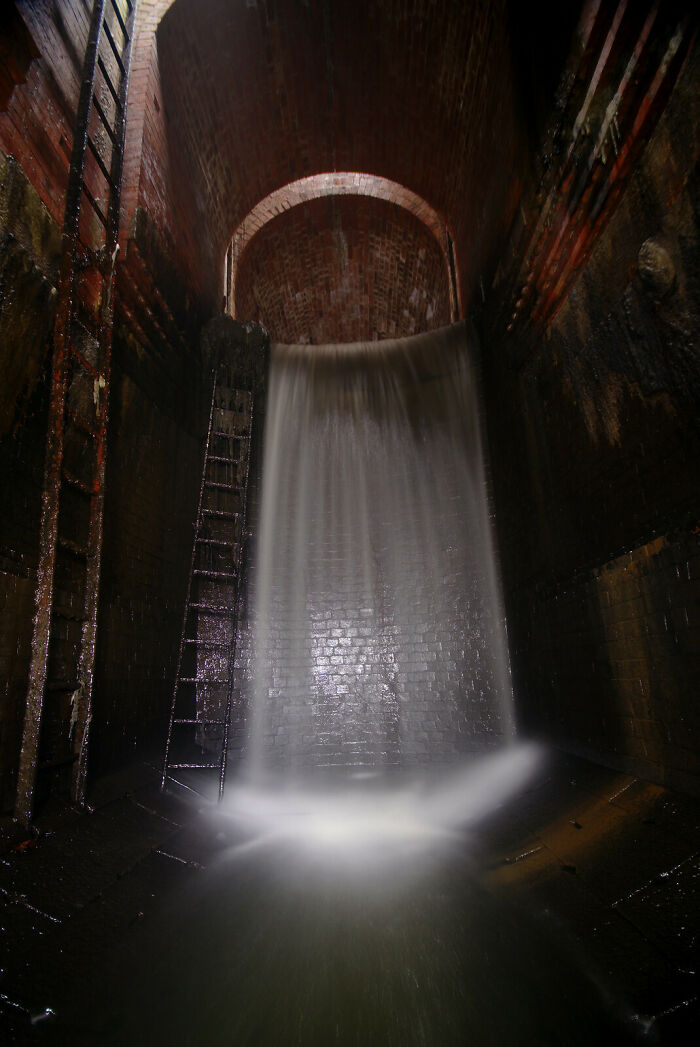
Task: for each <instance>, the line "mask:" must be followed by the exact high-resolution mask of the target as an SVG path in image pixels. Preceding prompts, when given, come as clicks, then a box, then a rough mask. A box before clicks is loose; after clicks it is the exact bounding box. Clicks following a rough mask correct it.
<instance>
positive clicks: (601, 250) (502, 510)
mask: <svg viewBox="0 0 700 1047" xmlns="http://www.w3.org/2000/svg"><path fill="white" fill-rule="evenodd" d="M699 71H700V61H699V55H698V49H697V47H695V49H694V51H693V52H691V54H690V56H689V58H688V60H687V61H686V65H685V68H684V70H683V72H682V74H681V77H680V79H679V81H678V83H677V85H676V87H675V90H674V93H673V94H672V96H671V99H670V101H669V103H668V105H667V108H666V111H665V112H664V115H663V116H662V118H661V121H660V123H659V124H658V126H657V129H656V131H655V133H654V135H653V138H652V139H651V140H650V141H649V143H648V144H647V146H646V149H645V151H644V153H643V155H642V158H641V161H640V163H639V165H638V167H637V170H636V172H635V174H634V176H633V177H632V179H631V181H630V182H629V183H628V185H627V187H626V190H625V194H624V197H623V198H622V201H621V203H620V204H619V206H618V208H617V210H616V211H615V213H614V215H613V216H612V218H611V220H610V222H609V224H608V226H607V228H606V229H605V232H604V233H603V236H602V238H601V240H600V241H599V242H598V244H597V246H596V248H595V250H594V252H593V254H592V256H591V258H590V260H589V262H588V264H587V265H586V267H585V269H583V271H581V272H580V273H579V275H578V278H577V280H576V282H575V284H574V285H573V287H572V289H571V291H570V293H569V295H568V298H567V299H566V301H565V302H564V303H563V305H562V307H561V308H560V310H559V312H558V313H557V314H556V316H555V318H554V320H553V321H552V322H551V323H550V325H549V327H548V328H547V329H546V330H545V331H544V332H543V333H542V335H541V336H540V337H539V338H538V337H535V336H530V337H528V336H527V334H520V335H518V334H512V335H509V334H508V333H507V331H506V327H507V323H508V317H507V316H506V317H501V316H500V314H499V312H498V310H499V307H500V305H501V303H499V301H498V300H497V295H496V294H494V296H493V298H492V301H491V303H490V306H489V308H490V309H491V313H490V314H489V313H488V310H487V316H486V318H485V324H484V329H485V330H488V331H490V335H485V346H484V360H485V374H486V387H487V419H488V421H489V433H490V444H491V452H492V459H493V480H494V488H495V493H496V508H497V519H498V523H499V535H500V543H501V550H502V558H503V569H504V578H505V583H506V594H507V610H508V612H509V632H510V637H511V645H512V651H511V654H512V659H513V669H514V673H515V684H516V699H517V702H518V709H519V712H520V719H521V723H522V725H523V727H525V728H526V729H528V730H531V731H533V732H536V733H538V734H541V735H544V736H546V737H551V738H554V739H555V740H556V742H557V743H558V744H560V745H561V746H562V747H564V748H569V749H572V750H576V751H579V752H582V753H584V754H586V755H590V756H593V757H595V758H598V759H603V760H604V761H605V760H607V761H608V762H609V763H610V764H612V765H613V766H619V767H622V768H625V769H631V770H633V771H635V772H636V773H641V774H644V775H647V776H649V777H651V778H652V779H654V780H657V781H663V782H667V783H668V784H671V785H675V786H678V787H681V788H688V789H693V790H695V791H697V790H698V789H699V788H700V784H699V780H698V774H699V772H700V764H699V763H698V756H697V753H698V748H699V745H700V718H699V717H698V712H697V702H696V697H695V696H696V695H697V690H698V682H699V681H698V670H699V669H700V572H699V570H698V555H699V542H700V535H699V531H700V503H699V502H698V492H699V490H700V488H699V486H698V477H699V475H700V474H699V473H698V461H699V460H700V429H699V426H698V418H699V417H700V411H699V404H700V398H699V394H700V364H699V362H698V355H697V344H698V336H699V323H700V284H699V283H698V269H697V252H698V234H699V227H698V210H697V208H698V198H699V197H698V167H697V164H698V152H699V149H700V139H699V138H698V126H700V124H699V123H698V116H700V113H698V91H697V84H698V76H699ZM489 339H490V340H489Z"/></svg>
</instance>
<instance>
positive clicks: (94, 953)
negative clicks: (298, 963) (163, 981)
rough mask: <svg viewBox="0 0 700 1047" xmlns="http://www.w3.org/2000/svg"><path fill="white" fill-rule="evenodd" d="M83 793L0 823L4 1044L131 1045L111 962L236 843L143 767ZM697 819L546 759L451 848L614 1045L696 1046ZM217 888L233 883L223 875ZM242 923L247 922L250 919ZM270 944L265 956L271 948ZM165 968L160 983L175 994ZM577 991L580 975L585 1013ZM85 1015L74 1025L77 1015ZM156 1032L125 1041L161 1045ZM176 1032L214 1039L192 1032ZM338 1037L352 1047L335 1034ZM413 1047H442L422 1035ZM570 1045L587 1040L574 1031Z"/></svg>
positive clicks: (624, 784) (149, 934)
mask: <svg viewBox="0 0 700 1047" xmlns="http://www.w3.org/2000/svg"><path fill="white" fill-rule="evenodd" d="M90 803H91V808H92V810H91V811H90V812H79V811H76V810H73V809H71V808H70V807H67V806H61V805H58V804H54V805H52V806H50V807H48V808H46V809H45V810H44V811H43V812H42V814H41V817H40V818H39V819H38V821H37V826H36V830H37V831H36V832H35V833H31V834H28V833H25V832H22V831H20V830H19V829H18V828H17V826H15V825H14V824H13V823H11V822H10V821H9V820H8V821H6V822H5V823H4V824H3V826H2V832H1V834H0V925H1V930H0V933H1V935H2V945H3V949H2V956H3V958H2V961H1V964H0V966H1V967H2V973H1V974H0V1033H2V1036H1V1037H0V1039H2V1042H3V1043H15V1044H24V1043H40V1042H42V1041H44V1042H45V1043H71V1044H72V1043H94V1044H99V1043H103V1042H104V1043H107V1042H109V1043H123V1044H125V1045H126V1044H129V1045H130V1047H131V1044H133V1043H135V1042H137V1040H138V1037H136V1038H135V1037H134V1033H133V1031H132V1032H130V1033H128V1032H127V1031H126V1029H127V1026H128V1021H127V1022H126V1024H125V1025H124V1030H125V1031H124V1032H123V1034H120V1033H119V1031H118V1030H119V1028H121V1026H120V1012H127V1011H128V1010H129V1007H130V1002H129V1001H130V990H124V991H122V988H121V987H120V983H121V981H122V980H123V979H124V977H125V975H124V973H123V972H124V971H125V969H127V970H128V968H129V966H130V965H131V962H132V958H133V959H134V962H136V955H137V954H139V955H143V953H144V949H146V952H147V951H148V949H153V950H154V955H156V954H157V952H158V941H159V940H160V936H161V935H162V933H163V926H164V921H165V922H167V924H168V926H170V925H171V924H172V916H171V915H170V916H166V917H164V915H163V914H164V913H167V912H168V905H169V904H171V902H172V899H173V898H180V899H187V897H188V892H196V891H197V889H198V887H197V885H198V884H200V883H203V882H204V881H205V880H206V876H207V870H209V869H210V868H213V867H215V866H216V864H217V862H218V861H219V860H220V856H221V855H222V854H223V853H224V852H226V850H227V849H230V848H231V845H232V842H236V833H237V830H236V829H235V827H234V828H233V829H232V830H231V831H230V832H229V831H228V830H226V831H223V832H222V831H221V827H220V826H218V827H217V824H216V821H215V820H212V819H211V818H208V817H206V816H203V815H202V808H203V806H206V805H205V804H204V801H203V800H202V798H201V797H200V796H198V795H197V794H196V793H195V792H192V791H189V790H187V789H181V790H178V791H177V793H174V792H173V793H169V794H168V793H166V794H161V793H160V791H159V788H158V782H157V773H156V770H155V768H154V767H153V766H151V765H149V764H148V763H143V764H139V765H137V766H134V767H131V768H129V769H128V770H127V771H125V772H123V773H121V774H118V775H113V776H112V777H110V778H108V779H104V780H102V781H100V782H98V783H96V785H95V786H94V787H93V789H92V792H91V795H90ZM699 825H700V803H699V802H698V801H696V800H693V799H690V798H688V797H685V796H681V795H679V794H674V793H671V792H669V791H667V790H664V789H663V788H661V787H659V786H656V785H652V784H650V783H648V782H645V781H643V780H641V779H636V778H633V777H630V776H626V775H623V774H619V773H617V772H614V771H610V770H608V769H605V768H602V767H599V766H597V765H595V764H592V763H590V762H587V761H584V760H581V759H578V758H575V757H572V756H568V755H564V754H562V753H559V752H549V753H547V754H546V757H545V758H544V759H543V761H542V763H541V765H540V766H539V768H538V770H537V772H536V774H535V776H534V778H532V779H531V780H530V782H529V784H528V787H527V788H526V789H525V790H524V791H523V792H522V793H521V794H520V795H518V796H516V797H515V798H514V799H512V800H510V801H509V802H507V803H504V804H503V806H502V807H500V809H499V810H497V811H496V812H495V814H492V815H491V816H490V817H489V819H488V821H487V822H485V823H482V824H480V825H479V826H477V827H475V828H474V829H473V830H471V831H470V833H469V838H468V841H467V840H466V839H465V843H464V846H465V847H466V846H468V847H469V849H470V854H471V866H470V867H471V868H472V870H478V871H476V872H475V873H474V875H475V876H476V877H477V878H478V881H479V890H480V891H485V892H487V893H488V896H489V897H490V898H491V899H496V900H497V901H498V899H502V900H503V901H504V904H506V905H507V906H508V907H509V908H515V909H519V910H520V911H521V912H523V913H526V914H527V918H528V919H529V920H530V919H535V920H536V921H537V922H538V926H541V927H543V928H545V932H546V934H548V935H550V936H551V937H552V940H555V939H556V941H557V942H558V943H566V948H567V949H568V950H570V951H571V953H572V955H573V953H575V954H576V955H577V956H578V957H579V958H580V959H581V967H582V969H585V971H586V981H587V984H588V985H589V988H590V985H594V986H595V991H596V993H599V994H600V998H601V999H603V1000H609V1001H611V1002H612V1003H614V1007H615V1010H616V1012H617V1013H618V1016H620V1017H621V1021H622V1022H623V1025H624V1028H625V1035H626V1036H628V1040H625V1041H624V1042H630V1043H633V1042H640V1043H650V1044H660V1045H669V1047H671V1045H673V1047H682V1045H684V1044H686V1043H687V1044H690V1043H693V1044H694V1043H695V1042H696V1039H695V1036H694V1035H693V1034H694V1031H696V1029H697V1027H698V1019H700V984H699V978H698V974H697V973H696V972H697V970H698V966H697V965H698V960H699V959H700V957H699V956H698V952H699V949H700V943H699V942H698V931H699V923H698V910H699V909H700V905H699V901H700V890H699V888H700V853H699V852H700V843H699V841H700V833H699ZM238 836H239V837H240V833H239V834H238ZM238 842H239V843H240V840H239V841H238ZM246 875H248V876H250V875H252V874H251V872H250V869H248V872H247V873H246ZM243 878H244V874H243V873H241V880H242V881H243ZM227 882H228V883H232V890H234V891H235V889H236V885H235V878H234V880H233V881H231V880H228V881H227ZM244 897H245V895H244V893H243V892H242V893H241V895H240V898H241V899H242V898H244ZM239 904H240V905H241V906H243V901H240V902H239ZM251 906H253V908H255V907H256V906H260V902H259V901H252V902H251ZM249 908H250V907H249ZM171 912H172V910H171ZM223 918H224V917H222V919H223ZM241 918H242V919H243V920H246V919H249V920H252V917H251V916H250V914H249V913H248V912H247V911H246V912H242V917H241ZM261 926H262V924H261ZM258 939H261V940H258V941H257V945H256V948H257V949H259V950H265V949H272V948H273V942H272V940H270V941H269V942H268V941H267V940H266V939H265V937H264V934H263V933H262V931H261V933H260V935H258ZM249 940H252V939H249ZM241 942H245V939H241ZM144 943H146V944H144ZM167 948H169V946H167V945H164V949H167ZM239 948H247V946H245V944H243V945H239ZM274 948H275V949H277V951H278V952H279V947H278V943H277V944H275V945H274ZM231 949H232V950H235V949H236V941H235V933H234V940H232V942H231ZM132 954H133V957H132ZM280 955H281V957H282V958H281V959H280V960H279V963H280V964H282V965H283V966H284V964H293V963H294V962H295V961H294V959H293V955H292V953H290V952H289V951H287V952H283V953H282V954H280ZM115 957H119V962H118V963H116V965H115ZM190 959H191V962H192V964H194V965H197V964H198V963H199V962H200V960H201V959H202V958H201V957H200V956H199V955H198V954H197V952H196V950H195V951H192V953H191V957H190ZM186 962H189V961H186ZM202 962H205V960H202ZM178 970H181V968H177V969H176V970H175V974H174V975H172V976H171V975H168V977H172V978H173V981H174V984H172V986H171V989H172V992H173V993H174V994H175V995H177V992H178V984H177V982H178V978H179V975H178V973H177V971H178ZM119 972H121V973H119ZM283 973H284V972H283ZM143 977H145V978H146V980H147V979H148V973H146V974H145V976H144V975H139V978H141V980H143ZM543 977H545V978H547V977H549V975H548V974H547V973H546V972H543ZM127 981H128V978H127ZM586 991H588V989H586ZM161 995H162V993H161ZM102 999H109V1000H110V1001H111V1002H110V1003H109V1004H106V1005H105V1006H106V1007H107V1009H109V1008H110V1007H111V1016H110V1018H109V1022H108V1026H109V1029H110V1030H111V1031H110V1035H107V1034H106V1033H104V1032H101V1031H100V1029H101V1028H102V1027H101V1026H100V1023H99V1020H97V1019H96V1017H95V1014H96V1011H98V1010H99V1008H101V1007H102V1006H103V1005H102V1003H98V1002H96V1001H99V1000H102ZM586 999H587V997H585V995H584V989H583V985H582V990H581V1001H583V1002H582V1004H581V1005H582V1006H583V1007H585V1006H586V1004H585V1000H586ZM115 1001H116V1002H115ZM232 1006H240V1001H236V1002H232ZM88 1012H89V1013H90V1015H91V1016H90V1018H89V1019H86V1020H85V1022H83V1023H82V1025H81V1019H80V1015H81V1014H84V1013H88ZM105 1013H106V1012H105ZM76 1016H77V1017H76ZM122 1016H125V1014H124V1015H122ZM126 1017H128V1016H126ZM91 1023H92V1024H91ZM166 1025H167V1023H165V1024H162V1025H157V1026H156V1032H155V1033H153V1031H151V1032H149V1034H148V1035H147V1036H146V1034H145V1033H144V1038H143V1041H141V1040H138V1042H144V1043H146V1042H148V1043H150V1044H156V1045H157V1044H158V1043H159V1042H162V1043H164V1044H165V1043H172V1042H174V1041H173V1031H172V1029H170V1030H168V1029H167V1028H166ZM160 1028H162V1039H159V1036H160V1034H159V1033H158V1031H157V1030H158V1029H160ZM241 1028H242V1029H245V1028H248V1027H247V1026H241ZM175 1035H176V1039H177V1033H176V1034H175ZM558 1035H559V1034H556V1033H554V1034H552V1036H551V1037H550V1038H541V1039H538V1038H537V1037H535V1038H534V1039H533V1038H532V1034H531V1033H528V1034H527V1035H526V1034H525V1032H523V1038H522V1039H521V1040H519V1039H518V1038H517V1036H516V1037H515V1039H513V1040H511V1041H510V1042H511V1043H523V1044H525V1043H533V1044H536V1047H545V1045H546V1044H549V1043H552V1044H554V1043H562V1044H564V1043H567V1044H568V1042H569V1041H568V1039H567V1038H566V1037H564V1038H557V1036H558ZM591 1035H592V1034H591ZM120 1036H122V1037H123V1038H120ZM548 1036H549V1034H548ZM188 1037H189V1038H188ZM241 1037H244V1038H241ZM245 1037H249V1038H245ZM179 1042H180V1043H192V1044H196V1043H199V1042H201V1043H213V1042H219V1041H218V1040H217V1039H216V1037H213V1038H212V1037H208V1038H202V1039H199V1038H198V1036H197V1035H196V1034H195V1033H193V1032H189V1033H187V1034H185V1033H183V1034H182V1036H180V1037H179ZM222 1042H223V1041H222ZM227 1042H236V1043H242V1044H247V1043H250V1044H253V1043H255V1044H257V1043H259V1042H260V1043H262V1042H265V1043H267V1042H275V1043H279V1044H286V1043H301V1044H306V1043H309V1044H310V1043H316V1042H319V1043H321V1042H323V1039H322V1038H315V1037H314V1036H313V1035H310V1034H303V1033H294V1034H293V1033H292V1031H291V1030H285V1029H284V1028H282V1029H281V1030H280V1032H279V1035H278V1036H277V1037H276V1038H275V1039H274V1040H269V1041H268V1040H267V1039H260V1040H258V1039H256V1038H255V1034H254V1033H246V1032H242V1033H239V1038H238V1039H234V1040H230V1041H227ZM337 1042H353V1043H354V1042H361V1041H360V1040H353V1039H347V1040H345V1039H343V1037H342V1036H341V1035H340V1034H338V1037H337ZM366 1042H368V1043H369V1042H373V1043H380V1042H384V1041H380V1040H379V1039H374V1040H367V1041H366ZM386 1042H389V1041H388V1040H387V1041H386ZM391 1042H394V1041H393V1040H392V1041H391ZM397 1042H400V1041H397ZM415 1042H416V1043H426V1044H432V1043H435V1045H436V1047H443V1041H442V1040H441V1039H438V1038H431V1033H430V1029H429V1028H428V1030H427V1032H426V1031H425V1030H423V1032H422V1033H421V1036H420V1037H418V1036H417V1037H416V1040H415ZM455 1042H457V1041H455ZM474 1042H475V1043H476V1042H478V1040H476V1039H475V1040H474ZM482 1042H486V1040H485V1039H482ZM489 1042H490V1041H489ZM494 1042H497V1041H494ZM572 1042H573V1041H572ZM577 1042H579V1041H577ZM581 1042H589V1041H587V1040H586V1039H585V1036H584V1038H583V1040H582V1041H581ZM590 1042H594V1041H593V1039H591V1040H590ZM617 1042H622V1041H617Z"/></svg>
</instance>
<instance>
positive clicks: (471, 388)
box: [249, 324, 513, 777]
mask: <svg viewBox="0 0 700 1047" xmlns="http://www.w3.org/2000/svg"><path fill="white" fill-rule="evenodd" d="M471 341H472V336H471V335H470V334H469V333H468V330H467V328H466V326H465V325H463V324H460V325H457V326H455V327H451V328H445V329H443V330H441V331H437V332H433V333H431V334H428V335H421V336H418V337H415V338H408V339H402V340H398V341H390V342H381V343H377V342H371V343H355V344H351V345H328V346H282V345H278V346H275V347H273V351H272V359H271V368H270V380H269V397H268V405H267V415H266V430H265V451H264V462H263V473H262V476H263V490H262V508H261V522H260V541H259V550H258V564H257V575H256V585H255V617H254V684H253V695H252V703H251V712H250V724H251V726H250V740H249V765H250V769H251V772H252V776H253V777H255V776H256V775H259V774H260V773H261V772H262V771H269V770H280V769H285V770H287V771H292V772H294V771H297V772H301V771H303V770H306V769H307V768H309V767H319V766H321V767H331V766H342V767H346V768H355V769H358V768H363V767H364V768H377V767H381V766H395V765H400V766H403V767H415V766H417V765H422V764H430V765H434V764H435V763H445V762H452V761H454V760H455V759H456V758H458V757H459V756H460V755H461V754H464V753H468V752H472V751H475V750H479V751H482V750H483V749H484V747H485V746H486V747H487V748H491V747H493V746H494V745H497V744H498V743H501V742H503V741H504V740H506V739H509V738H510V737H511V735H512V731H513V716H512V709H511V691H510V677H509V669H508V658H507V650H506V642H505V633H504V624H503V616H502V612H501V606H500V600H499V595H498V584H497V574H496V569H495V565H494V551H493V542H492V535H491V526H490V519H489V512H488V499H487V491H486V484H485V477H484V465H483V454H482V444H481V437H480V430H479V415H478V405H477V390H476V381H475V376H474V369H473V365H472V362H471V359H470V357H471V348H472V346H471Z"/></svg>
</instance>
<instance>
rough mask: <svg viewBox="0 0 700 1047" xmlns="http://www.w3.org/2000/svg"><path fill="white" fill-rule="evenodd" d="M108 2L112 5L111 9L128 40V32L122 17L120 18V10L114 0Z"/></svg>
mask: <svg viewBox="0 0 700 1047" xmlns="http://www.w3.org/2000/svg"><path fill="white" fill-rule="evenodd" d="M109 2H110V4H111V5H112V10H113V11H114V13H115V15H116V16H117V21H118V22H119V25H120V26H121V30H122V33H123V34H124V36H125V37H126V39H127V40H128V39H129V34H128V33H127V31H126V25H125V24H124V19H123V18H122V15H121V11H120V10H119V8H118V7H117V3H116V0H109ZM129 10H131V8H129Z"/></svg>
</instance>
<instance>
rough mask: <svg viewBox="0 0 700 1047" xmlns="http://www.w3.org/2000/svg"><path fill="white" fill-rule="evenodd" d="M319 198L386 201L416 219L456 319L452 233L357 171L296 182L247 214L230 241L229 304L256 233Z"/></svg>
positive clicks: (423, 206) (398, 189)
mask: <svg viewBox="0 0 700 1047" xmlns="http://www.w3.org/2000/svg"><path fill="white" fill-rule="evenodd" d="M322 196H371V197H373V198H375V199H378V200H386V201H387V202H388V203H391V204H396V205H397V206H398V207H402V208H405V209H406V210H407V211H409V212H410V213H411V214H412V215H415V216H416V217H417V218H419V219H420V221H421V222H422V223H423V225H424V226H425V227H426V229H428V230H429V231H430V233H431V234H432V235H433V236H434V237H435V239H436V240H437V242H438V244H439V245H440V250H441V251H442V254H443V257H444V260H445V271H446V273H447V280H448V285H449V290H450V310H451V314H452V317H451V318H452V319H458V317H459V315H460V312H461V303H460V301H459V294H458V289H457V288H456V287H455V286H454V284H455V281H456V263H455V259H454V257H453V258H450V238H451V232H450V230H449V229H448V228H447V225H446V223H445V219H444V218H443V217H441V215H439V214H438V213H437V211H435V210H433V208H432V207H430V205H429V204H427V203H426V202H425V200H422V199H421V198H420V197H419V196H417V195H416V194H415V193H412V192H411V190H410V189H406V187H405V186H402V185H399V184H398V183H397V182H391V181H389V179H388V178H381V177H379V176H378V175H368V174H364V173H362V172H360V171H335V172H331V173H329V172H326V173H324V174H317V175H308V176H307V177H306V178H299V179H297V181H296V182H290V183H289V185H285V186H282V188H281V189H276V190H275V191H274V192H272V193H270V194H269V195H268V196H266V197H265V199H264V200H261V201H260V202H259V203H258V204H256V206H255V207H254V208H253V210H252V211H251V212H250V214H248V215H246V217H245V218H244V219H243V221H242V222H241V224H240V225H239V226H238V228H237V229H236V231H235V233H234V234H233V238H232V240H231V249H230V253H229V256H228V267H229V272H228V284H229V286H228V287H227V288H226V293H227V295H228V296H229V298H230V300H231V301H232V302H234V303H235V297H236V296H235V286H236V279H237V271H238V262H239V259H240V257H241V255H242V254H243V252H244V251H245V249H246V247H247V246H248V244H249V243H250V241H251V239H252V238H253V237H254V236H255V234H256V233H258V232H260V230H261V229H262V228H263V226H264V225H265V224H266V223H267V222H269V221H270V220H271V219H272V218H274V217H275V216H276V215H278V214H281V213H282V212H283V211H288V210H289V209H290V208H291V207H296V206H297V205H298V204H301V203H304V202H306V201H307V200H317V199H318V198H319V197H322Z"/></svg>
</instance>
